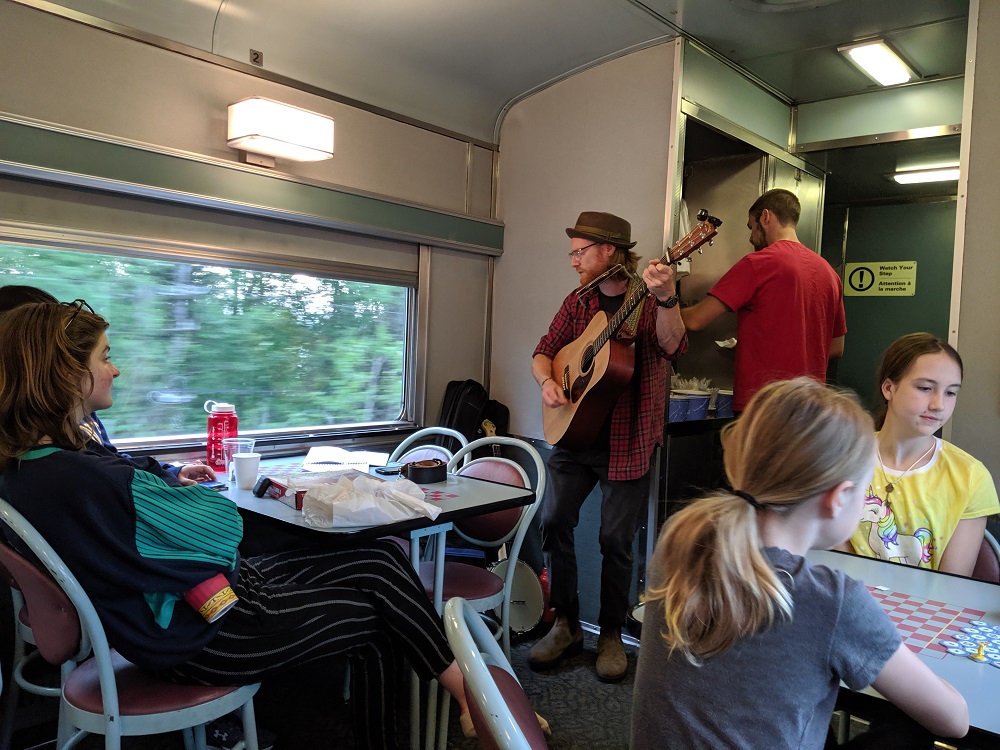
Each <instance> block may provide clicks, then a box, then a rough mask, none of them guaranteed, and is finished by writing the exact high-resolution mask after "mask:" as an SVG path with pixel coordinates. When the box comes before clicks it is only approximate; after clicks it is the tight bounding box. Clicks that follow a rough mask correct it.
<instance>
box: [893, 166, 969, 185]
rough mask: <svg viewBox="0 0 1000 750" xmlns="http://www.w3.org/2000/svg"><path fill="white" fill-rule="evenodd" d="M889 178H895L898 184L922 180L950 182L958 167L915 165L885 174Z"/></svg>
mask: <svg viewBox="0 0 1000 750" xmlns="http://www.w3.org/2000/svg"><path fill="white" fill-rule="evenodd" d="M886 177H888V178H889V179H890V180H895V181H896V182H898V183H899V184H900V185H916V184H919V183H922V182H950V181H954V180H957V179H958V177H959V169H958V165H957V164H949V165H946V166H940V167H916V168H914V169H903V170H900V171H899V172H895V173H893V174H887V175H886Z"/></svg>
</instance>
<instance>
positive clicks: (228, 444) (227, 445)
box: [222, 437, 255, 482]
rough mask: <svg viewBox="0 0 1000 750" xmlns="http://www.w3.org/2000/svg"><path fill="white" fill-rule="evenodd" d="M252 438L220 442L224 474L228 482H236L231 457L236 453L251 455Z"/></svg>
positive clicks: (226, 439)
mask: <svg viewBox="0 0 1000 750" xmlns="http://www.w3.org/2000/svg"><path fill="white" fill-rule="evenodd" d="M254 442H255V441H254V439H253V438H241V437H235V438H223V440H222V462H223V463H224V464H225V465H226V473H227V474H228V475H229V481H230V482H235V481H236V474H235V469H234V467H233V456H235V455H236V454H237V453H253V446H254Z"/></svg>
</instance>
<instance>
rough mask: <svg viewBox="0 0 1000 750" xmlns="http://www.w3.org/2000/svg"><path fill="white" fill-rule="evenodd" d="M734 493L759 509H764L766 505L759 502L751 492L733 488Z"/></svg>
mask: <svg viewBox="0 0 1000 750" xmlns="http://www.w3.org/2000/svg"><path fill="white" fill-rule="evenodd" d="M733 494H734V495H736V496H737V497H742V498H743V499H744V500H746V501H747V502H748V503H750V505H752V506H753V507H754V508H756V509H757V510H764V506H763V505H761V504H760V503H758V502H757V498H755V497H754V496H753V495H751V494H750V493H749V492H744V491H743V490H733Z"/></svg>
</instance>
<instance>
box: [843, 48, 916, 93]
mask: <svg viewBox="0 0 1000 750" xmlns="http://www.w3.org/2000/svg"><path fill="white" fill-rule="evenodd" d="M837 52H840V53H841V54H843V55H846V56H847V57H848V59H849V60H850V61H851V62H852V63H854V64H855V65H857V66H858V67H859V68H860V69H861V70H862V71H863V72H864V74H865V75H867V76H868V77H869V78H871V79H872V80H873V81H875V82H876V83H877V84H879V85H880V86H894V85H896V84H899V83H906V82H907V81H912V80H913V79H914V78H916V77H917V74H916V73H914V72H913V69H912V68H911V67H910V66H909V65H907V64H906V62H904V61H903V58H901V57H900V56H899V55H898V54H897V53H896V52H895V51H893V49H892V48H891V47H890V46H889V45H888V44H887V43H886V42H885V40H884V39H871V40H869V41H867V42H858V43H857V44H848V45H845V46H843V47H838V48H837Z"/></svg>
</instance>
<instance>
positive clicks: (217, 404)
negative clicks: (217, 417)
mask: <svg viewBox="0 0 1000 750" xmlns="http://www.w3.org/2000/svg"><path fill="white" fill-rule="evenodd" d="M209 404H211V405H212V406H211V407H209ZM205 411H207V412H209V413H210V414H215V413H216V412H235V411H236V407H235V406H234V405H233V404H227V403H226V402H225V401H212V400H208V401H206V402H205Z"/></svg>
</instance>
